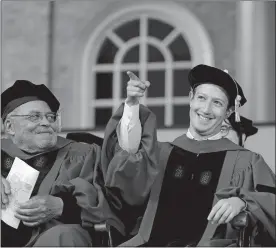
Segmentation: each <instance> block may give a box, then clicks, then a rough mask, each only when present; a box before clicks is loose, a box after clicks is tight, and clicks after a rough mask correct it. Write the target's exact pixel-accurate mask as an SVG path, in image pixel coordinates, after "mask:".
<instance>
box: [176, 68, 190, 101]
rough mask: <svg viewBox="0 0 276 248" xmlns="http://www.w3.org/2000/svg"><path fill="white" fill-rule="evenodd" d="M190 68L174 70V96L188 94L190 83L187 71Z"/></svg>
mask: <svg viewBox="0 0 276 248" xmlns="http://www.w3.org/2000/svg"><path fill="white" fill-rule="evenodd" d="M189 71H190V70H185V69H183V70H174V73H173V76H174V79H173V82H174V90H173V91H174V96H188V95H189V91H190V84H189V81H188V73H189Z"/></svg>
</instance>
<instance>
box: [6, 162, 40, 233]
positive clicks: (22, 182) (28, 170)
mask: <svg viewBox="0 0 276 248" xmlns="http://www.w3.org/2000/svg"><path fill="white" fill-rule="evenodd" d="M38 175H39V171H37V170H35V169H34V168H32V167H31V166H29V165H28V164H26V163H25V162H24V161H22V160H21V159H19V158H15V160H14V162H13V165H12V168H11V170H10V172H9V174H8V176H7V178H6V180H7V181H8V182H9V183H10V187H11V194H10V195H9V196H8V197H9V204H8V205H7V207H6V209H2V210H1V212H2V216H1V219H2V220H3V221H4V222H5V223H6V224H8V225H9V226H11V227H13V228H16V229H17V228H18V226H19V223H20V220H19V219H17V218H16V217H15V216H14V214H15V208H16V206H17V204H18V203H22V202H25V201H27V200H29V198H30V196H31V194H32V191H33V189H34V186H35V183H36V180H37V178H38Z"/></svg>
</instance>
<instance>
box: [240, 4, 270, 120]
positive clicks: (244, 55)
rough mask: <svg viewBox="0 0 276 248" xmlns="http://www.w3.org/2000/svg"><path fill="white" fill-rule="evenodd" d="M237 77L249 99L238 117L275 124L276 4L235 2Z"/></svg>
mask: <svg viewBox="0 0 276 248" xmlns="http://www.w3.org/2000/svg"><path fill="white" fill-rule="evenodd" d="M236 59H237V61H236V78H237V81H238V82H239V83H240V84H241V86H242V87H243V89H244V93H245V96H246V98H247V100H248V102H247V103H246V105H245V106H244V107H242V109H241V111H240V112H241V114H242V115H245V116H247V117H249V118H252V119H253V120H254V121H255V122H258V123H260V122H261V123H268V122H272V121H275V3H274V2H257V1H254V2H253V1H242V2H238V3H237V51H236Z"/></svg>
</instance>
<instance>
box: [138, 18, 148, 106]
mask: <svg viewBox="0 0 276 248" xmlns="http://www.w3.org/2000/svg"><path fill="white" fill-rule="evenodd" d="M147 35H148V17H147V15H141V18H140V54H139V55H140V58H139V60H140V61H139V62H140V70H139V77H140V79H141V80H142V81H146V80H147V66H146V65H147V53H148V51H147V50H148V47H147ZM146 95H147V91H146V92H145V96H144V97H142V98H141V99H140V102H141V103H142V104H146Z"/></svg>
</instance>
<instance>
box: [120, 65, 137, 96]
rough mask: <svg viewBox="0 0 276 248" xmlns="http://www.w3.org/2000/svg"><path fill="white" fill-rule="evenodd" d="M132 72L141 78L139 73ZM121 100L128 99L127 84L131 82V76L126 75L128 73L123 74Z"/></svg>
mask: <svg viewBox="0 0 276 248" xmlns="http://www.w3.org/2000/svg"><path fill="white" fill-rule="evenodd" d="M132 72H133V73H134V74H135V75H136V76H137V77H139V72H138V71H134V70H132ZM121 80H122V81H121V98H122V99H125V98H126V97H127V93H126V87H127V82H128V81H129V76H128V75H127V74H126V71H123V72H121Z"/></svg>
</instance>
